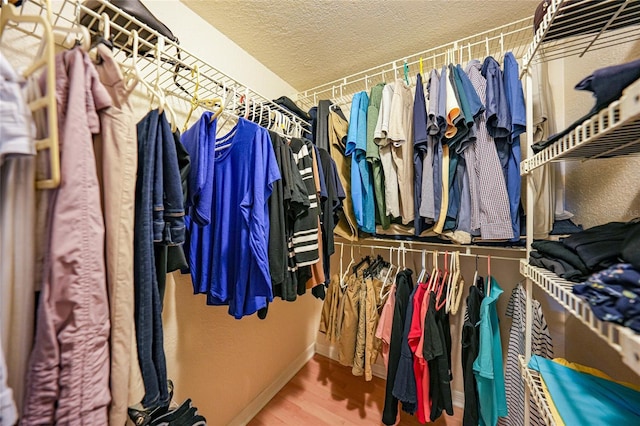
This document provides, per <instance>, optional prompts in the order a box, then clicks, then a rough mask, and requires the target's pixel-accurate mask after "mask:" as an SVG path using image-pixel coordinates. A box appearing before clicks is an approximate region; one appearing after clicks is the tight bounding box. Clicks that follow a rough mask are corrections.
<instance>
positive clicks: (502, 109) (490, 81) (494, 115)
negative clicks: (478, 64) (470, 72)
mask: <svg viewBox="0 0 640 426" xmlns="http://www.w3.org/2000/svg"><path fill="white" fill-rule="evenodd" d="M481 73H482V76H483V77H484V78H485V79H486V80H487V95H486V100H485V107H486V111H485V114H486V118H487V131H488V132H489V134H490V135H491V136H492V137H493V140H494V141H495V143H496V149H497V151H498V157H499V158H500V164H501V165H502V169H503V173H504V177H505V180H506V178H507V164H508V162H509V151H510V147H509V144H510V143H511V113H510V112H509V103H508V101H507V96H506V93H505V88H504V81H503V77H502V70H501V69H500V64H498V62H496V60H495V59H493V58H492V57H491V56H489V57H487V58H486V59H485V60H484V63H483V64H482V70H481Z"/></svg>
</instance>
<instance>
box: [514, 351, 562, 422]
mask: <svg viewBox="0 0 640 426" xmlns="http://www.w3.org/2000/svg"><path fill="white" fill-rule="evenodd" d="M519 359H520V373H521V374H522V378H523V379H524V381H525V383H526V384H527V386H528V387H529V391H530V392H531V396H532V397H533V400H534V401H535V402H536V405H537V406H538V413H539V414H540V415H541V416H542V419H543V420H544V422H545V424H546V425H547V426H555V424H556V422H555V421H554V420H553V416H552V415H551V409H550V408H549V403H548V402H547V398H546V396H545V394H544V390H543V388H542V378H541V377H540V373H538V372H537V371H535V370H531V369H530V368H529V367H527V362H526V361H525V359H524V357H523V356H522V355H520V356H519Z"/></svg>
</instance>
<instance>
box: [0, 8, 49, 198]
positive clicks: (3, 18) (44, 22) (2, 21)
mask: <svg viewBox="0 0 640 426" xmlns="http://www.w3.org/2000/svg"><path fill="white" fill-rule="evenodd" d="M44 3H46V10H47V15H48V16H49V17H47V16H43V15H29V14H26V13H25V14H21V13H20V12H18V9H17V8H16V7H15V6H14V5H13V4H10V3H9V2H8V1H7V0H2V12H0V40H2V36H3V35H4V33H5V29H6V27H7V25H8V24H9V22H15V23H17V24H21V23H29V24H35V25H36V26H37V27H39V28H41V29H42V36H41V41H40V46H39V47H38V51H37V54H36V56H35V60H34V62H33V63H32V64H31V65H29V66H28V67H27V68H26V69H25V70H24V71H23V72H22V76H23V77H25V78H29V77H30V76H31V75H33V74H34V73H35V72H36V71H37V70H39V69H40V68H44V73H45V78H46V89H45V93H44V94H43V96H42V98H40V99H39V100H38V102H31V103H30V104H29V109H30V110H31V112H32V113H34V112H35V111H39V110H41V109H45V108H46V115H47V120H46V122H47V135H46V136H45V137H44V138H43V139H39V140H35V141H34V142H35V145H36V149H37V150H38V151H42V150H45V149H48V150H49V173H50V177H49V178H43V179H39V180H36V188H37V189H52V188H57V187H58V186H59V185H60V145H59V139H58V112H57V111H58V109H57V108H58V107H57V105H58V102H57V99H56V91H55V87H56V74H55V72H56V67H55V43H54V37H53V30H52V27H51V21H50V16H51V5H50V2H49V0H44Z"/></svg>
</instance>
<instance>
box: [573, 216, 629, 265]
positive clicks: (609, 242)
mask: <svg viewBox="0 0 640 426" xmlns="http://www.w3.org/2000/svg"><path fill="white" fill-rule="evenodd" d="M638 228H640V222H609V223H605V224H604V225H599V226H594V227H593V228H589V229H587V230H584V231H582V232H578V233H576V234H573V235H571V236H570V237H567V238H565V239H564V241H563V242H562V244H564V245H565V246H566V247H568V248H570V249H572V250H574V251H575V252H576V253H578V255H579V256H580V258H581V259H582V261H583V262H584V263H585V264H586V265H587V267H588V268H589V269H590V270H591V271H594V270H597V269H598V267H599V266H600V267H601V266H602V265H611V264H613V263H616V262H618V261H619V259H620V258H621V256H622V247H623V243H624V241H625V239H626V238H627V237H628V236H629V235H630V234H631V233H632V232H634V231H635V230H637V229H638Z"/></svg>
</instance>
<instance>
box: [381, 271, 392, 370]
mask: <svg viewBox="0 0 640 426" xmlns="http://www.w3.org/2000/svg"><path fill="white" fill-rule="evenodd" d="M395 308H396V285H395V284H393V285H392V286H391V290H389V296H388V297H387V301H386V302H385V304H384V306H383V308H382V313H381V314H380V320H379V321H378V327H377V328H376V337H377V338H378V339H380V340H381V341H382V347H381V348H380V353H381V354H382V359H383V360H384V366H385V368H386V369H388V368H389V344H390V343H391V326H392V325H393V311H394V310H395Z"/></svg>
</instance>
